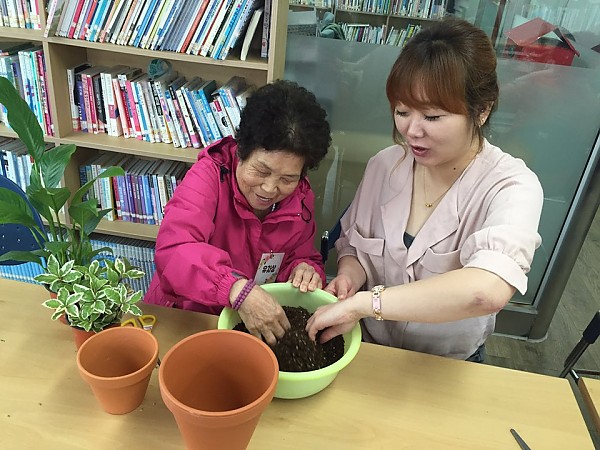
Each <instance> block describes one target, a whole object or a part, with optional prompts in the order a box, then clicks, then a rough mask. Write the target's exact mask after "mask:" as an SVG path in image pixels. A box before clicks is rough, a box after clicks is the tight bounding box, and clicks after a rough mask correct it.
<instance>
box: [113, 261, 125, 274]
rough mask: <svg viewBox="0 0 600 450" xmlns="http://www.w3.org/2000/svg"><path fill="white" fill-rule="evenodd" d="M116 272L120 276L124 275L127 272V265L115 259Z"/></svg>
mask: <svg viewBox="0 0 600 450" xmlns="http://www.w3.org/2000/svg"><path fill="white" fill-rule="evenodd" d="M115 270H116V271H117V272H118V273H119V275H123V274H124V273H125V272H126V271H127V269H126V267H125V263H124V262H123V260H122V259H121V258H117V259H115Z"/></svg>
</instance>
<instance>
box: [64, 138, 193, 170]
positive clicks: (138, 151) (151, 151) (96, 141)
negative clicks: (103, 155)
mask: <svg viewBox="0 0 600 450" xmlns="http://www.w3.org/2000/svg"><path fill="white" fill-rule="evenodd" d="M58 140H59V141H60V143H61V144H75V145H77V146H78V147H87V148H95V149H97V150H104V151H108V152H117V153H128V154H130V155H138V156H144V157H147V158H158V159H169V160H173V161H183V162H187V163H194V162H195V161H196V159H197V157H198V152H200V151H201V150H202V149H198V148H175V147H173V144H164V143H162V142H159V143H154V144H151V143H150V142H147V141H140V140H139V139H133V138H129V139H125V138H124V137H114V136H109V135H107V134H93V133H82V132H73V133H72V134H70V135H68V136H65V137H61V138H60V139H58Z"/></svg>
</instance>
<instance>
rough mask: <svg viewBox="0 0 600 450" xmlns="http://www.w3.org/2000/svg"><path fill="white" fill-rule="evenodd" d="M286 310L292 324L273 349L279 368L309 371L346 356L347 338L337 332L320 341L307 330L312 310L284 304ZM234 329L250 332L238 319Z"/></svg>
mask: <svg viewBox="0 0 600 450" xmlns="http://www.w3.org/2000/svg"><path fill="white" fill-rule="evenodd" d="M283 310H284V312H285V315H286V316H287V318H288V320H289V321H290V325H291V328H290V329H289V330H288V331H286V333H285V335H284V336H283V337H282V338H281V339H280V340H279V341H277V344H275V346H274V347H271V348H272V349H273V352H274V353H275V356H276V357H277V361H278V362H279V370H281V371H283V372H308V371H311V370H317V369H322V368H323V367H327V366H329V365H331V364H333V363H334V362H336V361H337V360H339V359H340V358H341V357H342V356H344V338H343V337H342V336H336V337H334V338H333V339H331V340H329V341H327V342H325V343H324V344H319V343H318V341H319V335H317V342H313V341H311V340H310V338H309V337H308V333H307V332H306V330H305V328H306V323H307V322H308V319H309V317H310V316H311V314H310V313H309V312H308V311H307V310H306V309H304V308H302V307H298V306H284V307H283ZM233 329H234V330H238V331H243V332H245V333H248V329H247V328H246V325H244V323H243V322H240V323H238V324H237V325H236V326H235V327H234V328H233Z"/></svg>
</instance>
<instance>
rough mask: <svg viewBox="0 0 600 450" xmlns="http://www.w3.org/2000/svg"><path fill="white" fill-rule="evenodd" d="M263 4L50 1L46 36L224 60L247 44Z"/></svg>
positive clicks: (248, 0) (241, 0)
mask: <svg viewBox="0 0 600 450" xmlns="http://www.w3.org/2000/svg"><path fill="white" fill-rule="evenodd" d="M267 1H269V0H267ZM263 4H264V0H50V3H49V6H48V20H47V26H46V30H45V35H46V36H60V37H67V38H72V39H82V40H87V41H90V42H108V43H113V44H118V45H129V46H133V47H139V48H144V49H150V50H161V51H174V52H179V53H188V54H191V55H201V56H208V57H211V58H214V59H225V58H226V57H227V55H228V54H229V52H230V50H231V49H233V48H235V47H236V46H237V45H239V44H240V43H241V42H242V41H243V37H244V36H245V32H246V28H247V26H248V24H249V22H250V19H251V17H252V16H253V13H254V11H255V10H257V9H259V8H261V7H262V5H263ZM269 18H270V14H265V15H264V20H265V21H266V22H264V23H263V29H262V30H261V31H262V32H263V38H264V39H267V42H268V27H269ZM253 31H254V30H253ZM265 32H266V36H265ZM265 57H266V55H265Z"/></svg>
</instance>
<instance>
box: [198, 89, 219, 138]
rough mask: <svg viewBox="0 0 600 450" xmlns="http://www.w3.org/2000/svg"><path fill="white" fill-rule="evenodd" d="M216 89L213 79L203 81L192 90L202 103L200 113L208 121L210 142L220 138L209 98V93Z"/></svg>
mask: <svg viewBox="0 0 600 450" xmlns="http://www.w3.org/2000/svg"><path fill="white" fill-rule="evenodd" d="M216 89H217V83H216V82H215V80H208V81H205V82H204V83H203V84H202V85H201V86H200V87H199V88H198V89H196V90H195V91H194V95H195V97H196V99H198V100H199V101H200V103H201V105H202V108H201V110H202V114H203V116H204V117H205V119H206V122H207V123H208V128H209V134H210V140H211V142H215V141H218V140H219V139H221V137H222V135H221V131H220V129H219V126H218V125H217V120H216V119H215V116H214V115H213V112H212V109H211V107H210V102H209V99H211V95H212V93H213V92H215V91H216Z"/></svg>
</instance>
